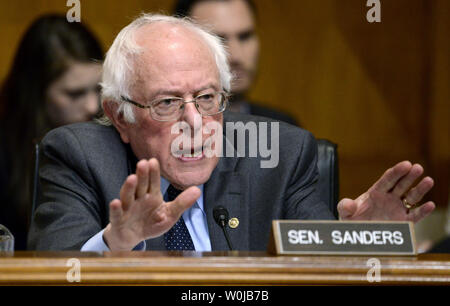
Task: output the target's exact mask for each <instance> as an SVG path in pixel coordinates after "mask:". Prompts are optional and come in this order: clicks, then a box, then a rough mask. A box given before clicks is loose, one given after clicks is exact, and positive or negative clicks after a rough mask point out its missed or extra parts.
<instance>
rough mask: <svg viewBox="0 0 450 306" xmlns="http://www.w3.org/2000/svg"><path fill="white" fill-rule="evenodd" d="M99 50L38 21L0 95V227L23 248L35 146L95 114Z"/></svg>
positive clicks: (68, 28) (54, 22)
mask: <svg viewBox="0 0 450 306" xmlns="http://www.w3.org/2000/svg"><path fill="white" fill-rule="evenodd" d="M102 59H103V52H102V49H101V47H100V45H99V43H98V41H97V40H96V38H95V37H94V36H93V34H92V33H91V32H90V31H89V30H88V29H87V28H85V27H84V26H83V25H82V24H81V23H77V22H74V23H69V22H68V21H67V20H66V18H65V16H58V15H47V16H43V17H41V18H38V19H37V20H36V21H35V22H33V24H32V25H31V26H30V28H29V29H28V30H27V31H26V33H25V35H24V37H23V38H22V40H21V42H20V44H19V47H18V50H17V53H16V55H15V58H14V61H13V64H12V67H11V70H10V72H9V74H8V76H7V77H6V80H5V82H4V84H3V86H2V88H1V90H0V224H3V225H5V226H6V227H7V228H9V230H10V231H11V232H12V233H13V235H14V237H15V249H16V250H22V249H25V248H26V236H27V230H28V225H29V220H30V212H31V202H32V177H33V173H34V158H33V156H34V144H35V143H38V142H39V141H40V139H41V138H42V137H43V136H44V135H45V133H47V132H48V131H49V130H51V129H53V128H55V127H58V126H61V125H65V124H70V123H74V122H80V121H87V120H91V119H92V118H93V117H94V116H95V115H96V114H97V112H98V111H99V109H100V104H99V93H100V92H99V91H100V89H99V88H100V87H99V84H98V83H99V82H100V78H101V61H102Z"/></svg>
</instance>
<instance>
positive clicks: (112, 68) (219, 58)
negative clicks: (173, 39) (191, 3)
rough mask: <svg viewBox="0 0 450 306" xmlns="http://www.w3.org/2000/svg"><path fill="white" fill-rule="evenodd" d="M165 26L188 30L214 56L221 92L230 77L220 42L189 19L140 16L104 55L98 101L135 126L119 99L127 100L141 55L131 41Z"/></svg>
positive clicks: (131, 112)
mask: <svg viewBox="0 0 450 306" xmlns="http://www.w3.org/2000/svg"><path fill="white" fill-rule="evenodd" d="M159 22H164V23H169V24H173V25H179V26H182V27H185V28H187V29H190V30H191V31H192V32H194V33H196V34H198V35H199V36H200V38H202V39H203V40H204V41H205V43H206V45H207V46H208V47H209V48H210V50H211V52H212V53H213V55H214V58H215V61H216V65H217V69H218V71H219V77H220V82H221V86H222V89H223V90H225V91H227V92H229V91H230V83H231V78H232V75H231V73H230V68H229V65H228V61H227V52H226V50H225V47H224V46H223V44H222V42H221V40H220V38H219V37H217V36H216V35H214V34H212V33H211V32H210V31H208V30H206V29H205V28H203V27H202V26H200V25H198V24H196V23H195V22H193V21H192V20H191V19H189V18H187V17H184V18H177V17H172V16H166V15H159V14H142V15H141V16H140V17H138V18H137V19H135V20H134V21H133V22H131V23H130V24H129V25H128V26H126V27H125V28H123V29H122V30H121V31H120V33H119V34H118V35H117V37H116V39H115V40H114V42H113V44H112V45H111V47H110V48H109V50H108V52H107V53H106V58H105V61H104V63H103V77H102V83H101V86H102V101H108V103H109V101H111V102H114V103H117V104H118V106H119V107H118V108H117V112H118V113H122V114H123V117H124V119H125V120H126V121H127V122H129V123H134V122H135V116H134V109H133V106H132V105H131V104H130V103H127V102H124V101H123V99H122V96H123V97H125V98H130V92H129V90H130V85H131V84H133V81H134V80H133V74H134V72H135V59H136V55H139V54H140V53H141V51H142V47H141V46H139V45H138V44H137V43H136V41H135V38H134V36H135V35H134V34H135V33H136V31H137V29H139V28H141V27H142V26H145V25H149V24H153V23H159ZM99 121H100V122H101V123H103V124H106V125H110V124H111V122H110V120H109V118H108V117H106V116H103V118H101V119H100V120H99Z"/></svg>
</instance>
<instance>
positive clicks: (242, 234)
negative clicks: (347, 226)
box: [29, 15, 434, 251]
mask: <svg viewBox="0 0 450 306" xmlns="http://www.w3.org/2000/svg"><path fill="white" fill-rule="evenodd" d="M102 86H103V102H102V105H103V108H104V111H105V114H106V116H107V120H105V123H107V124H110V125H100V124H96V123H83V124H75V125H69V126H65V127H62V128H59V129H56V130H53V131H52V132H50V133H49V134H48V135H47V136H46V137H45V139H44V140H43V142H42V145H41V147H42V156H43V160H42V163H41V169H40V182H41V192H40V194H39V205H38V207H37V209H36V213H35V216H34V221H33V224H32V227H31V230H30V235H29V247H30V248H31V249H46V250H48V249H53V250H55V249H56V250H65V249H82V250H93V251H101V250H132V249H134V250H142V249H147V250H197V251H209V250H226V249H228V245H227V243H226V240H225V237H224V235H223V233H222V229H221V228H220V227H219V226H218V225H217V224H216V223H215V222H214V217H213V211H214V207H217V206H219V205H220V206H223V207H225V208H226V209H227V210H228V211H229V214H230V217H236V218H237V219H238V220H239V226H237V227H236V228H233V229H230V230H229V236H230V237H229V238H230V240H231V241H232V243H233V245H234V248H235V249H237V250H265V249H266V247H267V244H268V238H269V233H270V226H271V220H273V219H332V218H333V215H332V214H331V212H330V211H329V210H328V208H327V207H326V205H325V204H323V203H321V202H320V201H318V196H317V191H316V188H315V185H316V182H317V175H318V174H317V167H316V159H317V157H316V155H317V154H316V144H315V141H314V138H313V137H312V135H311V134H310V133H308V132H307V131H304V130H302V129H300V128H296V127H293V126H291V125H288V124H285V123H279V127H278V125H273V128H272V130H271V132H272V131H273V130H274V129H275V127H277V129H275V130H277V131H278V135H276V134H275V136H273V135H274V134H273V133H268V134H267V133H266V136H267V135H272V136H271V138H272V140H273V139H274V138H277V140H278V141H279V148H280V151H279V155H280V156H279V163H278V165H277V166H276V167H269V168H264V167H261V166H260V160H261V158H262V157H261V156H257V157H249V156H244V157H242V156H235V155H233V156H231V157H230V156H222V157H221V156H220V155H218V154H208V152H207V150H206V149H207V148H210V149H211V148H213V149H215V148H216V147H219V146H221V140H220V138H217V139H219V140H218V141H216V142H215V143H213V144H211V143H209V144H208V143H207V141H206V140H205V139H207V140H208V139H211V137H212V135H213V134H214V135H213V136H218V135H217V133H218V131H219V129H211V128H207V127H211V126H212V125H215V126H222V125H225V124H226V123H230V122H243V123H247V122H256V123H261V122H265V123H266V126H268V125H267V123H269V122H270V123H272V122H271V121H270V120H268V119H266V118H259V117H254V116H250V115H243V114H234V113H229V114H226V115H225V116H224V115H223V111H224V109H225V107H226V99H227V94H226V92H228V91H229V90H230V72H229V68H228V65H227V62H226V53H225V51H224V48H223V46H222V45H221V43H220V40H219V39H218V38H217V37H215V36H214V35H211V34H209V33H207V32H205V31H204V30H202V29H201V28H200V27H199V26H196V25H193V24H191V23H190V22H188V21H186V20H182V19H177V18H173V17H168V16H161V15H143V16H141V17H140V18H138V19H137V20H135V21H133V22H132V23H131V24H130V25H129V26H127V27H126V28H124V29H123V30H122V31H121V32H120V33H119V35H118V36H117V38H116V39H115V41H114V43H113V45H112V46H111V48H110V50H109V51H108V54H107V56H106V60H105V63H104V75H103V84H102ZM200 114H201V116H200ZM200 118H201V123H200V125H199V124H198V122H199V119H200ZM179 123H180V124H179ZM181 123H183V124H184V125H183V124H181ZM277 124H278V123H277ZM261 126H264V125H261ZM271 126H272V125H271ZM181 127H183V129H184V128H185V127H190V129H188V131H189V133H186V134H183V135H184V136H183V137H185V138H184V140H186V139H187V140H188V141H187V142H182V143H178V142H176V141H177V139H178V137H180V133H179V132H180V129H181ZM278 128H279V129H278ZM221 135H222V133H219V136H221ZM226 136H227V137H228V136H229V135H226ZM196 139H203V140H202V142H198V141H196ZM223 139H224V141H223V142H224V143H225V142H226V137H225V138H223ZM266 140H267V139H266ZM174 143H176V145H174ZM231 143H233V142H231ZM138 161H139V162H138ZM422 173H423V169H422V167H421V166H420V165H411V163H409V162H402V163H399V164H397V165H396V166H394V167H393V168H391V169H389V170H387V171H386V172H385V173H384V174H383V176H382V177H381V178H380V179H379V180H378V181H377V182H376V183H375V184H374V185H373V186H372V187H371V188H370V189H369V190H368V191H367V192H365V193H364V194H362V195H361V196H360V197H358V198H357V199H356V200H351V199H343V200H342V201H341V202H340V203H339V207H338V210H339V214H340V218H341V219H345V220H386V219H391V220H412V221H418V220H420V219H421V218H423V217H424V216H426V215H427V214H429V213H430V212H431V211H432V210H433V209H434V204H433V203H432V202H428V203H425V204H423V205H421V206H420V207H418V208H416V209H412V208H411V210H410V209H409V208H406V207H405V204H407V205H416V204H418V203H419V202H420V201H421V199H422V197H423V196H424V195H425V194H426V193H427V192H428V191H429V189H430V188H431V187H432V185H433V181H432V179H431V178H429V177H426V178H424V179H422V180H421V181H420V182H419V183H418V184H417V185H414V182H415V181H416V180H417V179H418V178H419V176H421V175H422Z"/></svg>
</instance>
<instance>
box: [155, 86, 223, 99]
mask: <svg viewBox="0 0 450 306" xmlns="http://www.w3.org/2000/svg"><path fill="white" fill-rule="evenodd" d="M208 89H214V90H219V88H218V86H217V85H215V84H213V83H210V84H207V85H205V86H202V87H199V88H197V89H195V90H194V91H193V92H192V94H193V95H196V94H197V93H199V92H201V91H204V90H208ZM185 94H186V92H183V91H181V90H178V89H174V90H170V89H161V90H158V91H157V92H156V93H154V94H153V95H152V96H153V97H158V96H176V97H181V96H183V95H185Z"/></svg>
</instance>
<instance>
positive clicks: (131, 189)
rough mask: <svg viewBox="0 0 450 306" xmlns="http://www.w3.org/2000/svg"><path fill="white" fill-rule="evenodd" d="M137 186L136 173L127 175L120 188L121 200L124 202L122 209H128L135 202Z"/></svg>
mask: <svg viewBox="0 0 450 306" xmlns="http://www.w3.org/2000/svg"><path fill="white" fill-rule="evenodd" d="M136 186H137V177H136V174H132V175H130V176H128V177H127V179H126V180H125V183H123V185H122V188H120V200H121V202H122V209H123V210H127V209H128V207H129V206H130V205H131V204H132V203H133V202H134V200H135V194H136Z"/></svg>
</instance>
